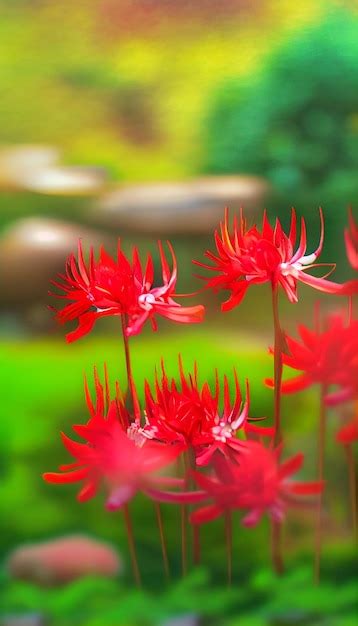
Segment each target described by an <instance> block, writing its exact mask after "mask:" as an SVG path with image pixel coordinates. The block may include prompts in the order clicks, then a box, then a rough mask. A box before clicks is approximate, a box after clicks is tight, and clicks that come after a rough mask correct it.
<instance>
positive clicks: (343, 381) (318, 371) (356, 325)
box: [266, 314, 358, 404]
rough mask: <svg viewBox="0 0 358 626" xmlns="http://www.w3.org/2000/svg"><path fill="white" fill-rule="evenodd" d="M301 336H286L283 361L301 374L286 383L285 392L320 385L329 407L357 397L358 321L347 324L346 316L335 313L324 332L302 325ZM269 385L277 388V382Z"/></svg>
mask: <svg viewBox="0 0 358 626" xmlns="http://www.w3.org/2000/svg"><path fill="white" fill-rule="evenodd" d="M298 333H299V335H300V339H299V340H297V339H294V338H293V337H290V336H289V335H287V334H286V335H285V344H286V349H285V351H284V353H283V354H282V360H283V363H284V365H286V366H287V367H289V368H291V369H294V370H300V371H301V373H300V374H299V375H298V376H296V377H294V378H291V379H288V380H285V381H283V382H282V385H281V390H282V392H283V393H296V392H297V391H301V390H303V389H306V388H307V387H310V386H311V385H313V384H316V383H319V384H321V385H324V386H325V388H326V391H327V403H328V404H335V403H337V402H339V401H343V400H344V399H350V398H351V397H353V396H354V393H355V389H357V371H358V321H357V320H352V321H351V323H350V324H349V325H347V324H346V323H345V319H344V315H343V314H335V315H330V316H329V317H328V318H327V320H326V321H325V323H324V324H322V329H313V330H311V329H309V328H307V326H304V325H303V324H300V325H299V326H298ZM271 352H272V350H271ZM266 384H267V385H268V386H270V387H273V380H272V379H267V380H266ZM332 386H333V389H332Z"/></svg>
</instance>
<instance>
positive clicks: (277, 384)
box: [272, 285, 282, 447]
mask: <svg viewBox="0 0 358 626" xmlns="http://www.w3.org/2000/svg"><path fill="white" fill-rule="evenodd" d="M272 314H273V325H274V426H275V435H274V446H275V447H276V446H277V445H279V444H280V443H281V441H282V431H281V383H282V330H281V325H280V318H279V311H278V287H277V286H276V285H275V286H274V285H272Z"/></svg>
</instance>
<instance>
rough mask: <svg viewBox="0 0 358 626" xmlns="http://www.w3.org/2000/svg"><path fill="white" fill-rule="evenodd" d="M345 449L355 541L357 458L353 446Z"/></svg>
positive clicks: (347, 446) (348, 445)
mask: <svg viewBox="0 0 358 626" xmlns="http://www.w3.org/2000/svg"><path fill="white" fill-rule="evenodd" d="M344 447H345V451H346V455H347V465H348V478H349V500H350V509H351V519H352V528H353V537H354V540H357V476H356V466H355V458H354V454H353V450H352V446H351V445H350V444H347V445H346V446H344Z"/></svg>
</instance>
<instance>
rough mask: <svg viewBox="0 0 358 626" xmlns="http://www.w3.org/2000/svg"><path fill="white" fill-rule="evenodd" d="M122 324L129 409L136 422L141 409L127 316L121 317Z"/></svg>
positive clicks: (138, 419)
mask: <svg viewBox="0 0 358 626" xmlns="http://www.w3.org/2000/svg"><path fill="white" fill-rule="evenodd" d="M121 322H122V336H123V347H124V355H125V360H126V371H127V381H128V388H129V393H130V406H128V409H129V410H130V412H132V411H133V414H134V418H135V421H137V422H139V421H140V407H139V403H138V399H137V394H136V389H135V385H134V379H133V373H132V364H131V357H130V350H129V339H128V337H127V335H126V326H127V316H126V315H121Z"/></svg>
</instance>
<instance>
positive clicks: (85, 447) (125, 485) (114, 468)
mask: <svg viewBox="0 0 358 626" xmlns="http://www.w3.org/2000/svg"><path fill="white" fill-rule="evenodd" d="M95 385H96V404H95V405H93V403H92V401H91V398H90V396H89V393H88V389H87V385H86V387H85V390H86V397H87V403H88V406H89V410H90V415H91V417H90V420H89V421H88V422H87V424H84V425H75V426H73V430H74V432H75V433H76V434H77V435H79V436H80V437H81V438H83V439H84V440H85V442H86V443H78V442H77V441H74V440H72V439H70V438H69V437H67V435H65V434H63V433H62V441H63V444H64V446H65V448H66V449H67V450H68V452H69V453H70V454H71V455H72V456H73V457H74V458H75V462H73V463H70V464H68V465H62V466H61V467H60V472H48V473H45V474H44V479H45V480H46V481H47V482H50V483H55V484H58V483H75V482H80V483H82V488H81V490H80V492H79V494H78V499H79V500H80V502H84V501H86V500H89V499H90V498H93V497H94V496H95V495H96V494H97V492H98V490H99V489H100V488H101V487H102V486H103V487H104V488H105V491H106V493H107V498H106V506H107V508H108V509H109V510H115V509H118V508H120V507H121V506H123V505H124V504H126V503H127V502H128V501H129V500H130V499H131V498H133V497H134V496H135V494H136V493H137V492H138V491H143V492H147V490H148V489H150V488H152V489H157V487H158V486H160V485H161V484H162V485H172V486H178V485H181V484H182V481H180V480H178V479H176V478H170V477H166V476H158V475H157V472H158V471H159V470H163V469H164V468H166V467H167V466H168V465H169V464H170V463H172V462H173V461H174V460H175V458H176V457H177V456H178V454H179V453H180V451H181V450H180V448H177V447H170V446H163V445H161V444H159V443H157V442H151V441H145V440H144V442H143V441H141V442H140V445H138V442H136V441H135V440H133V439H132V438H130V436H128V434H127V433H128V432H129V434H130V427H129V423H130V418H129V416H128V412H127V409H126V408H125V405H124V403H123V402H122V401H121V400H120V399H118V400H115V401H112V402H110V404H109V408H108V411H106V410H105V407H104V394H103V388H102V386H101V384H100V383H99V380H98V378H97V377H96V380H95ZM143 443H144V444H145V445H143ZM160 493H161V492H160V490H158V494H160ZM151 497H152V496H151Z"/></svg>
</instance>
